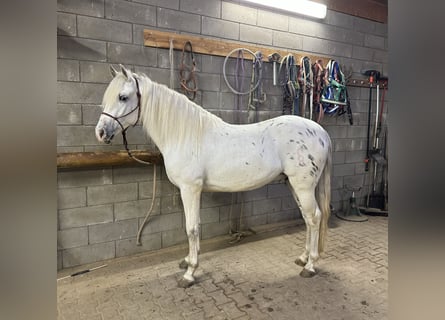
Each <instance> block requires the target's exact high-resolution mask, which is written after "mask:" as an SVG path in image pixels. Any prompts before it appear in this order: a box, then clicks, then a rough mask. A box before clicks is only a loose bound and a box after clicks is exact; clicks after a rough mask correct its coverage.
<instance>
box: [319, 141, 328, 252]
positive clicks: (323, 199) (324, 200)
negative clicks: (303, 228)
mask: <svg viewBox="0 0 445 320" xmlns="http://www.w3.org/2000/svg"><path fill="white" fill-rule="evenodd" d="M331 168H332V151H331V147H330V146H329V152H328V158H327V161H326V164H325V166H324V169H323V173H322V174H321V177H320V180H319V181H318V185H317V191H316V198H317V202H318V205H319V207H320V210H321V220H320V231H319V235H318V252H319V253H321V252H323V250H324V247H325V239H326V235H327V232H328V219H329V216H330V215H331V207H330V204H331Z"/></svg>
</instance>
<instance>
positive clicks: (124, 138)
mask: <svg viewBox="0 0 445 320" xmlns="http://www.w3.org/2000/svg"><path fill="white" fill-rule="evenodd" d="M134 80H135V81H136V89H137V91H136V96H137V97H138V104H137V105H136V107H134V108H133V109H132V110H131V111H129V112H127V113H126V114H124V115H121V116H119V117H115V116H113V115H112V114H109V113H107V112H102V113H101V114H103V115H106V116H108V117H110V118H111V119H113V120H114V121H116V122H117V123H118V124H119V126H120V127H121V128H122V140H123V142H124V147H125V150H126V151H127V154H128V156H129V157H130V158H132V159H134V160H136V161H137V162H140V163H144V164H150V163H149V162H146V161H143V160H140V159H138V158H136V157H135V156H133V155H132V154H131V152H130V149H129V148H128V142H127V135H126V131H127V129H128V128H129V127H126V128H124V126H123V125H122V123H121V122H120V121H119V119H121V118H124V117H126V116H128V115H130V114H132V113H133V112H135V111H136V110H137V111H138V118H137V119H136V121H135V123H134V124H133V127H134V126H135V125H136V124H137V123H138V121H139V119H140V117H141V91H140V89H139V82H138V79H136V78H134Z"/></svg>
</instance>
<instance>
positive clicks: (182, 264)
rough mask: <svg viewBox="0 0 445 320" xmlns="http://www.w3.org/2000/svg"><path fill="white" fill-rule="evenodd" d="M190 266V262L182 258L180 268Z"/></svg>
mask: <svg viewBox="0 0 445 320" xmlns="http://www.w3.org/2000/svg"><path fill="white" fill-rule="evenodd" d="M188 267H189V264H188V263H187V261H185V259H184V260H182V261H181V262H179V268H181V269H187V268H188Z"/></svg>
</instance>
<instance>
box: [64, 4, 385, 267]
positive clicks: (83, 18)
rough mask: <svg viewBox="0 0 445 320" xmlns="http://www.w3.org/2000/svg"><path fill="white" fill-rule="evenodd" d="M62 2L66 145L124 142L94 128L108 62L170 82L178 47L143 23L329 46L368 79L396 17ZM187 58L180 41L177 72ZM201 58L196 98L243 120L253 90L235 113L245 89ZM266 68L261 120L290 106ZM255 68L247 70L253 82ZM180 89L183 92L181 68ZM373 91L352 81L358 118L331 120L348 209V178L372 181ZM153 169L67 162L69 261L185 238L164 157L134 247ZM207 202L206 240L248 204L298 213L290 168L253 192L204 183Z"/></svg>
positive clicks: (257, 218) (257, 209)
mask: <svg viewBox="0 0 445 320" xmlns="http://www.w3.org/2000/svg"><path fill="white" fill-rule="evenodd" d="M57 6H58V12H57V21H58V28H57V36H58V46H57V56H58V60H57V67H58V69H57V71H58V72H57V74H58V83H57V86H58V87H57V88H58V89H57V102H58V104H57V115H58V123H57V148H58V152H71V151H111V150H123V146H122V138H121V137H116V138H115V141H114V142H113V144H112V145H100V144H98V142H97V141H96V138H95V135H94V126H95V124H96V122H97V120H98V118H99V114H100V107H99V106H100V103H101V99H102V96H103V93H104V91H105V88H106V86H107V84H108V83H109V81H110V80H111V75H110V73H109V71H108V69H109V65H110V64H118V63H122V64H124V65H125V66H126V67H128V68H130V69H132V70H134V71H136V72H143V73H145V74H147V75H148V76H150V77H151V78H152V79H153V80H154V81H157V82H160V83H164V84H167V85H168V84H169V82H170V80H169V76H170V70H169V68H170V65H169V53H168V50H167V49H156V48H150V47H145V46H143V30H144V28H147V29H159V30H164V31H174V32H180V33H187V34H194V35H200V36H204V37H211V38H219V39H227V40H235V41H240V42H242V43H252V44H260V45H265V46H270V47H276V48H282V49H292V50H298V51H304V52H308V53H313V54H322V55H327V56H330V57H332V58H333V59H336V60H338V61H339V62H340V63H341V64H342V65H344V66H345V67H346V68H348V69H349V68H350V69H352V71H353V76H354V77H357V78H359V77H361V78H362V76H361V75H360V72H361V71H362V70H365V69H377V70H380V71H381V72H382V73H383V74H385V75H387V70H388V56H387V25H386V24H381V23H377V22H373V21H369V20H365V19H362V18H357V17H353V16H349V15H345V14H342V13H338V12H335V11H330V10H328V14H327V17H326V18H325V19H324V20H323V21H318V20H312V19H308V18H304V17H301V16H293V15H287V14H283V13H278V12H272V11H267V10H263V9H257V8H255V7H253V6H246V5H241V4H240V3H239V1H221V0H210V1H209V0H206V1H205V0H164V1H159V0H134V1H123V0H79V1H68V0H58V2H57ZM180 56H181V55H180V52H179V51H175V54H174V61H175V69H176V70H175V75H176V77H177V75H178V72H177V70H178V68H177V65H178V64H179V61H180ZM196 59H197V67H198V73H197V77H198V86H199V92H198V94H197V97H196V102H197V103H199V104H201V105H202V106H203V107H204V108H206V109H208V110H209V111H211V112H213V113H215V114H217V115H218V116H220V117H222V118H223V119H224V120H226V121H228V122H231V123H235V122H245V121H246V112H245V111H244V110H245V106H246V104H247V96H244V97H243V98H242V99H240V100H241V101H240V103H239V107H240V108H241V110H242V111H241V112H239V113H237V112H236V110H235V109H236V106H235V100H236V98H235V95H234V94H233V93H232V92H231V91H230V89H229V88H228V86H227V84H226V83H225V81H224V78H223V75H222V66H223V61H224V58H223V57H215V56H208V55H199V54H198V55H196ZM227 73H228V79H229V81H231V80H233V73H234V62H233V61H232V62H230V61H229V63H228V68H227ZM263 75H264V84H263V89H264V91H265V92H266V94H267V100H266V102H265V103H264V104H262V105H261V106H260V108H259V118H260V120H264V119H268V118H271V117H274V116H278V115H280V114H281V113H282V89H281V88H280V87H279V86H276V87H274V86H273V85H272V66H271V64H270V63H265V64H264V72H263ZM248 78H250V73H249V71H247V72H246V83H245V87H246V88H247V86H248V83H249V79H248ZM232 83H233V82H232ZM175 88H176V89H177V90H179V84H178V79H177V78H176V79H175ZM368 94H369V89H367V88H357V87H350V88H349V95H350V98H351V106H352V110H353V113H354V125H353V126H350V125H349V123H348V120H347V118H346V117H345V116H342V117H326V118H325V119H324V121H323V123H322V125H323V126H324V127H325V128H326V129H327V130H328V132H329V133H330V134H331V137H332V139H333V144H334V169H333V179H332V191H333V198H332V204H333V206H334V207H335V208H336V209H341V208H342V207H343V206H344V205H345V202H346V200H347V199H348V197H349V194H348V193H346V192H345V191H344V185H345V184H348V185H354V186H359V185H363V184H365V188H364V190H366V186H369V183H370V182H369V177H368V176H367V175H366V172H365V171H364V161H363V160H364V158H365V155H366V134H367V120H368V115H367V112H368ZM386 97H389V94H387V95H386ZM387 106H388V104H387V103H386V107H387ZM386 110H387V108H386ZM373 112H375V90H374V99H373ZM372 119H374V113H373V115H372ZM385 119H386V112H385ZM371 122H372V123H373V121H371ZM127 136H128V141H129V143H130V148H132V149H147V148H154V147H155V146H154V145H153V144H152V142H151V140H150V139H149V138H148V137H146V136H145V134H144V133H143V131H142V128H141V127H140V126H136V127H135V128H132V129H130V130H129V132H128V135H127ZM152 170H153V168H152V166H140V165H135V166H132V167H113V168H101V169H94V170H91V169H88V170H59V172H58V209H59V212H58V268H59V269H60V268H65V267H71V266H75V265H80V264H84V263H90V262H95V261H100V260H103V259H108V258H114V257H120V256H125V255H129V254H134V253H138V252H143V251H148V250H156V249H159V248H163V247H168V246H172V245H175V244H178V243H183V242H185V241H186V236H185V231H184V217H183V209H182V204H181V200H180V197H179V194H178V190H177V189H176V188H175V187H174V186H173V185H172V184H171V183H170V182H169V181H168V179H167V177H166V174H165V171H164V169H163V168H162V167H158V168H157V176H156V177H157V178H156V179H157V193H156V196H155V200H156V201H155V208H154V212H153V215H152V218H151V220H150V222H149V223H148V224H147V226H146V227H145V229H144V231H143V233H142V238H141V240H142V244H143V245H142V246H136V245H135V240H136V233H137V229H138V227H139V225H140V224H141V223H142V220H143V217H144V216H145V213H146V211H147V210H148V208H149V205H150V202H151V197H152V182H153V171H152ZM365 176H366V179H365ZM365 195H366V192H359V193H358V194H357V196H358V198H359V199H358V201H359V202H363V200H364V196H365ZM201 202H202V210H201V223H202V227H201V237H202V238H203V239H207V238H211V237H214V236H217V235H221V234H226V233H227V232H228V230H229V225H230V224H232V225H237V224H238V217H239V215H240V214H241V211H242V217H243V219H242V225H243V226H245V227H248V226H255V225H262V224H268V223H275V222H280V221H286V220H292V219H296V218H298V217H300V213H299V212H298V209H297V207H296V204H295V202H294V201H293V199H292V197H291V195H290V192H289V190H288V188H287V186H286V183H285V181H284V179H283V177H278V178H277V180H276V181H274V183H272V184H269V185H267V186H264V187H263V188H260V189H258V190H254V191H251V192H244V193H240V194H232V193H204V194H203V196H202V200H201Z"/></svg>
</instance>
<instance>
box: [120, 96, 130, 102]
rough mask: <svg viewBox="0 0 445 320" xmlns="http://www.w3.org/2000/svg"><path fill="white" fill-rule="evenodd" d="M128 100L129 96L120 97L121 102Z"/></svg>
mask: <svg viewBox="0 0 445 320" xmlns="http://www.w3.org/2000/svg"><path fill="white" fill-rule="evenodd" d="M127 100H128V96H124V95H122V94H120V95H119V101H122V102H125V101H127Z"/></svg>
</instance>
